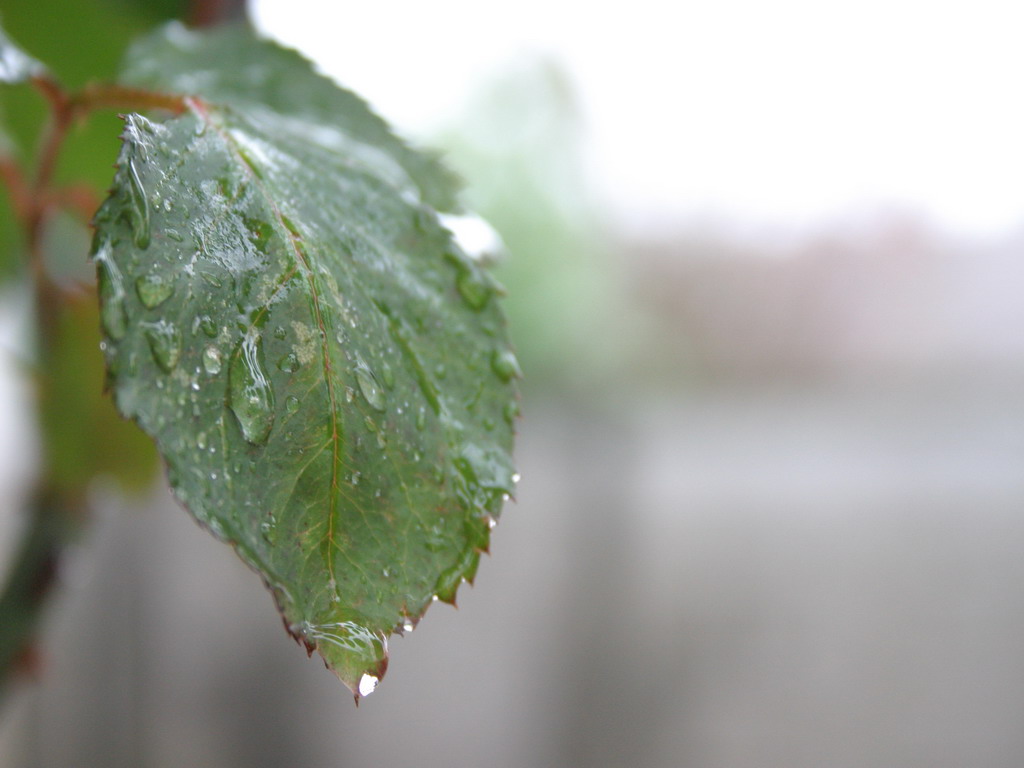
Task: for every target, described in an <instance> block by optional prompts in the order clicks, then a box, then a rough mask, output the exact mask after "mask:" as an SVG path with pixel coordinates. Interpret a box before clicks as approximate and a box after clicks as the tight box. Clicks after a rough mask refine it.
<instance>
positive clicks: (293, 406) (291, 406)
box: [284, 395, 299, 413]
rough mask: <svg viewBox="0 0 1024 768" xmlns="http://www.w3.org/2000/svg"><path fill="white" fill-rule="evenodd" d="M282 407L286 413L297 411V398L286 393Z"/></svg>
mask: <svg viewBox="0 0 1024 768" xmlns="http://www.w3.org/2000/svg"><path fill="white" fill-rule="evenodd" d="M284 407H285V409H286V410H287V411H288V413H297V412H298V410H299V398H297V397H296V396H295V395H288V397H286V398H285V401H284Z"/></svg>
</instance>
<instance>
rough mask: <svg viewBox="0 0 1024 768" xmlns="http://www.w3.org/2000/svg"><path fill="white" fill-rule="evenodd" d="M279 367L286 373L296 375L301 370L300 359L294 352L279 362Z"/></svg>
mask: <svg viewBox="0 0 1024 768" xmlns="http://www.w3.org/2000/svg"><path fill="white" fill-rule="evenodd" d="M277 367H278V368H280V369H281V370H282V371H284V372H285V373H295V372H296V371H297V370H299V358H298V355H296V354H295V353H294V352H289V353H288V354H287V355H285V356H284V357H282V358H281V359H280V360H278V361H277Z"/></svg>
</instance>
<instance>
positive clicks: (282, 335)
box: [274, 325, 288, 341]
mask: <svg viewBox="0 0 1024 768" xmlns="http://www.w3.org/2000/svg"><path fill="white" fill-rule="evenodd" d="M287 337H288V331H286V330H285V327H284V326H283V325H279V326H277V328H275V329H274V338H275V339H278V340H279V341H284V340H285V339H286V338H287Z"/></svg>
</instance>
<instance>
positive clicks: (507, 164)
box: [437, 59, 629, 395]
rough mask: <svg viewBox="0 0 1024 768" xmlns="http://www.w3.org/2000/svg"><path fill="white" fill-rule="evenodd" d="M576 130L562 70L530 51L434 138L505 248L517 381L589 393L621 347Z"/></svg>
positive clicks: (610, 267) (599, 387)
mask: <svg viewBox="0 0 1024 768" xmlns="http://www.w3.org/2000/svg"><path fill="white" fill-rule="evenodd" d="M583 136H584V125H583V120H582V117H581V114H580V110H579V108H578V106H577V103H576V100H575V96H574V92H573V87H572V84H571V82H570V81H569V79H568V78H567V77H566V75H565V74H564V72H563V71H562V70H561V69H560V68H559V67H558V66H557V65H556V64H554V63H552V62H551V61H548V60H543V59H533V60H526V61H522V62H518V63H517V64H516V65H515V66H513V67H510V68H509V69H508V70H506V71H505V72H503V73H502V74H500V75H499V76H497V77H495V78H494V79H493V80H492V81H491V82H490V84H489V85H488V86H487V87H485V88H484V89H483V90H481V91H480V93H479V94H478V95H477V97H476V98H475V99H473V100H471V102H470V104H469V105H468V107H467V109H466V111H465V113H464V114H462V115H459V116H457V118H456V119H455V120H454V121H453V123H452V127H451V128H449V129H448V130H447V131H446V132H444V133H443V134H442V135H441V136H440V137H439V138H438V140H437V141H438V143H439V144H440V145H441V146H442V147H443V148H444V149H445V150H446V151H447V153H448V157H447V159H448V161H449V163H450V164H451V165H452V166H453V167H454V168H455V169H456V170H457V171H458V172H459V173H460V174H462V176H463V177H464V178H465V179H466V181H467V185H466V186H467V189H466V197H467V202H468V203H469V207H470V208H472V209H474V210H476V211H478V212H479V213H480V214H481V215H482V216H483V217H484V218H485V219H487V220H488V221H489V222H490V223H491V224H492V225H493V226H494V227H495V228H496V229H497V230H498V232H499V233H500V234H501V236H502V239H503V240H504V242H505V245H506V246H507V249H508V251H509V254H510V257H509V258H506V259H505V260H504V261H503V262H502V263H501V264H500V266H499V267H498V269H497V270H496V275H497V276H498V278H499V279H500V280H501V281H502V282H503V283H504V284H505V286H506V287H507V288H508V297H507V299H506V302H505V308H506V311H507V313H508V315H509V325H510V327H511V328H512V329H513V331H514V340H515V342H516V347H517V351H518V353H519V358H520V361H521V362H522V365H523V370H524V372H525V380H524V388H525V389H526V390H527V392H530V391H533V392H536V391H538V390H544V389H548V390H555V391H572V392H576V393H589V394H593V395H598V394H599V393H600V392H601V391H604V390H606V389H607V386H606V385H607V381H608V378H609V377H611V376H616V375H618V371H619V369H620V368H621V366H622V361H623V360H624V359H625V358H624V345H625V342H626V341H627V340H628V335H629V332H628V328H627V325H628V324H627V323H626V322H625V321H624V320H623V318H625V317H626V316H627V315H628V313H626V312H625V311H623V303H624V298H623V296H622V293H621V291H620V290H619V289H618V288H617V286H618V285H619V284H620V283H621V281H620V280H619V278H618V275H617V269H616V262H615V259H614V253H613V250H612V248H611V247H610V246H609V241H608V234H607V231H606V230H605V227H604V226H603V225H602V223H601V221H600V217H599V204H598V201H596V200H595V199H594V197H593V195H592V193H591V191H590V189H589V188H588V185H587V183H586V173H585V171H586V169H585V167H584V164H583V160H582V153H581V152H580V144H581V141H582V140H583Z"/></svg>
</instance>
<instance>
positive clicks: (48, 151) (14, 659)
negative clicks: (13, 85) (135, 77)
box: [0, 75, 188, 696]
mask: <svg viewBox="0 0 1024 768" xmlns="http://www.w3.org/2000/svg"><path fill="white" fill-rule="evenodd" d="M32 82H33V85H35V86H36V88H37V89H38V90H39V91H40V92H41V93H42V95H43V96H44V97H45V98H46V100H47V101H48V102H49V104H50V119H49V123H48V125H47V127H46V130H45V133H44V135H43V139H42V141H41V143H40V147H39V154H38V157H37V160H36V170H35V174H34V176H33V177H32V179H31V182H29V180H28V176H27V175H26V174H24V173H22V172H21V170H20V169H19V168H18V167H17V166H16V165H15V164H14V162H13V161H12V160H9V159H8V158H0V178H2V180H3V181H4V182H5V183H6V185H7V187H8V189H9V191H10V195H11V200H12V205H13V208H14V210H15V213H16V215H17V217H18V219H19V221H20V223H21V225H22V227H23V228H24V231H25V243H26V252H27V253H26V255H27V262H28V268H29V274H30V276H31V279H32V284H33V292H34V295H35V319H36V323H35V325H36V339H35V342H36V368H37V370H38V371H40V372H42V374H43V376H44V380H43V381H42V382H41V383H40V387H45V386H46V381H45V376H46V373H45V372H46V371H48V370H52V362H53V361H52V356H53V348H54V344H55V342H56V333H57V328H58V323H59V317H60V313H61V311H62V309H63V306H64V303H63V302H64V296H63V294H62V291H61V289H60V288H59V286H58V285H57V284H56V283H54V281H53V280H52V278H51V277H50V274H49V272H48V270H47V268H46V263H45V255H46V254H45V249H44V242H43V241H44V235H45V232H46V227H47V224H48V222H49V220H50V217H51V215H52V214H53V212H54V210H55V208H56V207H57V206H58V205H71V206H72V207H74V208H76V209H78V210H80V211H81V210H83V208H84V207H85V206H86V205H87V204H88V203H92V202H95V199H96V195H95V193H94V192H92V191H91V190H89V191H84V190H83V188H82V187H81V186H80V185H72V186H69V187H64V188H55V186H54V176H55V173H56V169H57V163H58V159H59V157H60V150H61V147H62V146H63V144H64V140H65V139H66V138H67V134H68V131H69V129H70V128H71V127H72V126H73V125H74V123H75V122H76V121H77V120H79V119H80V118H83V117H85V116H87V115H89V114H90V113H92V112H93V111H95V110H97V109H103V108H115V109H125V110H132V111H135V110H139V111H141V110H149V109H161V110H165V111H168V112H171V113H175V114H180V113H181V112H183V111H185V110H186V109H187V108H188V102H187V101H186V99H185V98H184V97H182V96H175V95H168V94H162V93H155V92H151V91H145V90H142V89H138V88H126V87H122V86H118V85H105V84H97V85H90V86H87V87H86V88H84V89H82V90H81V91H78V92H76V93H69V92H67V91H65V90H64V88H63V87H62V86H61V85H60V83H58V82H57V81H56V80H54V79H53V78H52V77H50V76H48V75H43V76H39V77H36V78H34V79H33V81H32ZM93 210H95V206H93ZM92 212H93V211H88V212H86V214H85V215H86V218H89V217H90V216H91V213H92ZM48 469H49V468H48V467H47V466H45V464H44V466H42V467H41V468H40V471H39V475H38V478H37V480H36V488H35V491H34V493H33V495H32V498H31V501H30V503H29V509H28V513H29V517H28V521H27V525H26V529H25V532H24V533H23V535H22V539H21V542H20V545H19V549H18V552H17V555H16V558H15V561H14V564H13V566H12V568H11V571H10V574H9V576H8V577H7V583H6V584H5V585H4V590H3V593H2V594H0V617H3V620H2V621H0V696H2V694H3V692H4V687H5V683H6V682H7V681H8V680H9V679H10V677H11V674H12V673H13V672H15V671H16V670H17V669H18V667H19V666H24V665H25V664H26V661H27V660H31V659H33V658H34V654H33V653H32V647H31V642H32V639H33V636H34V635H35V634H36V631H37V627H38V624H39V620H40V618H41V616H42V613H43V607H44V605H45V601H46V597H47V595H48V593H49V591H50V588H51V587H52V586H53V583H54V581H55V577H56V574H57V566H58V563H59V560H60V556H61V553H62V552H63V550H64V548H65V547H66V546H67V543H68V541H69V539H70V538H71V536H72V533H73V532H74V531H75V530H76V528H77V525H76V524H75V523H76V522H77V521H78V520H80V519H81V517H82V516H83V512H84V504H85V500H84V489H78V490H77V491H68V490H66V489H65V490H60V489H58V488H56V487H55V486H54V484H53V482H52V481H51V479H50V474H49V472H48Z"/></svg>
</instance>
